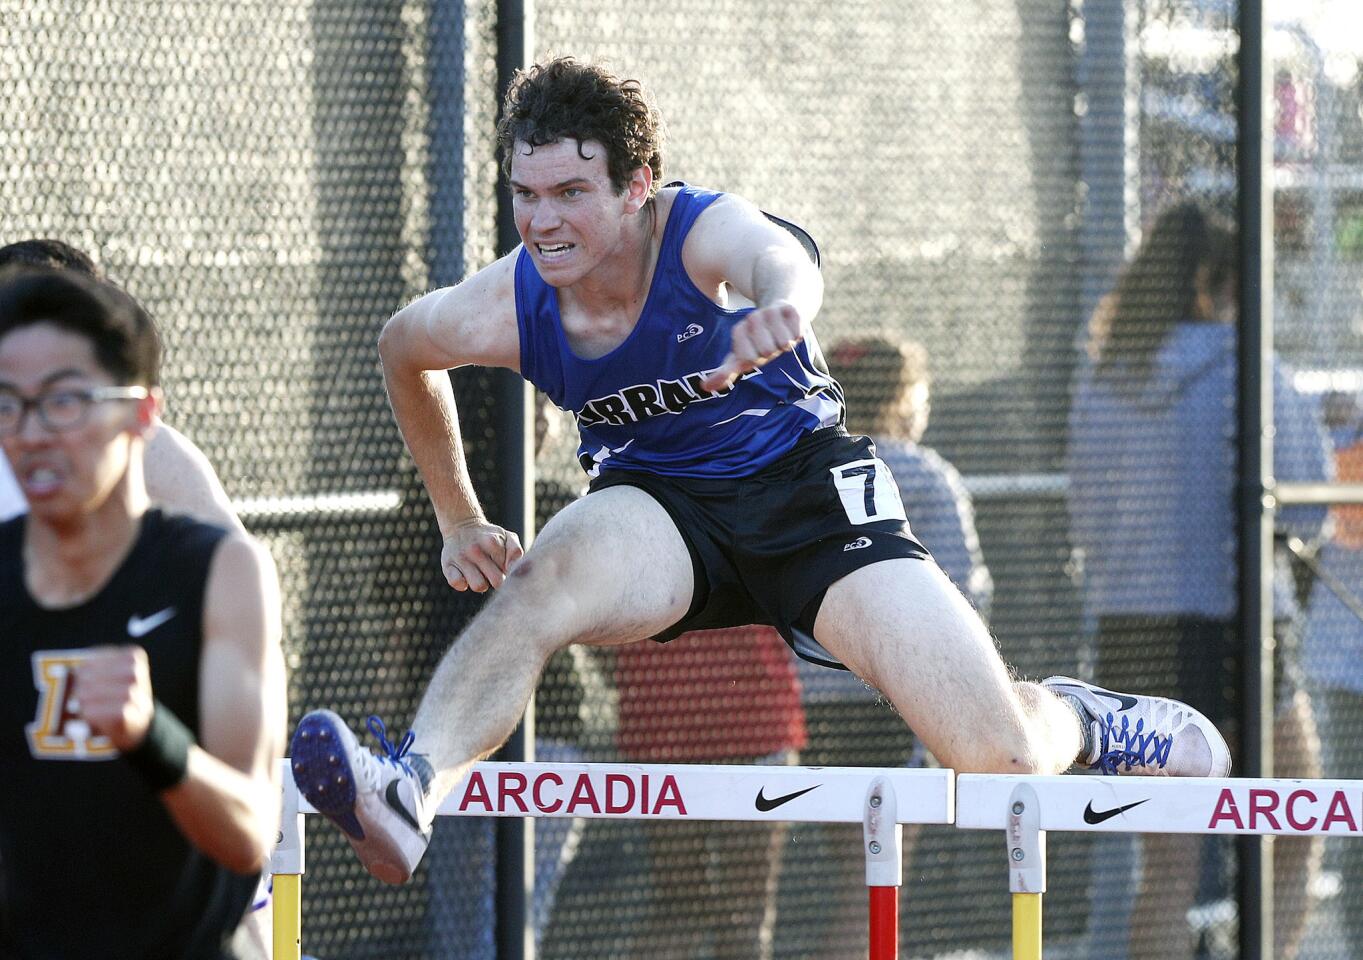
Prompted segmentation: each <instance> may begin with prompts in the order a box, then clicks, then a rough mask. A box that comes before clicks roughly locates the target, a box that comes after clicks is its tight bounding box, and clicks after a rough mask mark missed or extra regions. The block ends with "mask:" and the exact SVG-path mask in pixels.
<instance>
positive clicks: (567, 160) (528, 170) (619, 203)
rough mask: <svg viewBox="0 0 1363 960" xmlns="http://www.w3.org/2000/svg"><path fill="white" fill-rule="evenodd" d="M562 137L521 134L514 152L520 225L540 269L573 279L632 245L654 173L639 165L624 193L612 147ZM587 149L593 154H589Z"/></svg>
mask: <svg viewBox="0 0 1363 960" xmlns="http://www.w3.org/2000/svg"><path fill="white" fill-rule="evenodd" d="M578 147H579V144H578V141H577V140H558V141H556V142H554V143H547V144H545V145H544V146H540V147H533V148H532V147H530V146H529V145H528V144H526V143H524V142H520V141H518V142H517V143H516V144H515V147H514V151H515V152H514V153H513V155H512V158H511V194H512V198H513V209H514V210H515V215H516V230H517V232H518V233H520V235H521V242H522V243H524V244H525V248H526V249H527V250H529V251H530V256H531V257H532V258H534V261H535V266H536V267H537V268H538V269H539V273H540V276H541V277H543V278H544V281H545V282H546V283H549V284H551V285H553V286H555V287H566V286H568V285H570V284H573V283H576V282H577V281H578V280H581V279H582V278H583V277H585V276H587V275H588V274H589V273H591V271H592V269H593V268H594V267H596V266H597V265H598V264H600V263H601V262H602V261H603V260H605V259H607V258H609V257H611V256H614V255H617V254H621V253H626V252H628V251H627V250H626V245H627V242H628V234H627V233H626V231H627V227H628V224H629V221H630V218H632V217H634V216H636V215H637V214H638V213H639V211H640V210H641V209H643V206H644V203H645V202H646V201H647V200H648V196H649V191H650V188H651V187H652V183H653V180H652V173H651V171H650V170H649V168H648V167H641V168H639V169H638V170H636V171H635V172H634V175H633V176H632V177H631V178H630V182H629V184H628V185H627V186H626V188H625V191H624V192H623V193H619V192H617V191H616V189H615V187H614V185H613V184H612V183H611V180H610V174H609V172H608V171H607V168H606V148H605V147H604V146H603V145H601V144H600V143H598V142H597V141H595V140H587V141H584V142H582V144H581V150H579V149H578ZM584 154H585V156H584Z"/></svg>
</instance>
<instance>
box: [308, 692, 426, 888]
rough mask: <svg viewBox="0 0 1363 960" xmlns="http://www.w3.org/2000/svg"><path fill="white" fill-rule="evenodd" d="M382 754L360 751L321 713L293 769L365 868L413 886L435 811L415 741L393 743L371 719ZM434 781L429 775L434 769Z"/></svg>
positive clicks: (338, 722) (311, 721)
mask: <svg viewBox="0 0 1363 960" xmlns="http://www.w3.org/2000/svg"><path fill="white" fill-rule="evenodd" d="M369 729H370V730H371V731H372V732H373V733H374V735H375V736H376V737H377V738H378V740H379V743H380V744H381V745H382V746H383V750H384V752H383V753H382V754H378V755H376V754H373V753H370V752H369V751H368V750H366V749H365V748H363V747H361V746H360V744H359V742H358V741H357V740H356V739H355V735H354V734H353V733H351V732H350V728H349V727H347V726H346V725H345V721H343V720H342V719H341V718H340V717H338V716H337V715H336V714H334V713H332V712H331V711H330V710H314V711H313V712H312V713H309V714H308V715H307V716H305V717H304V718H303V719H302V720H300V721H299V723H298V729H297V730H295V731H294V734H293V743H292V744H291V746H290V751H289V756H290V766H291V768H292V769H293V779H294V782H295V783H297V784H298V790H299V792H300V793H302V794H303V796H305V797H307V799H308V802H309V803H311V804H312V805H313V806H314V807H316V808H317V812H318V813H321V814H323V815H324V816H325V817H326V818H327V819H328V820H330V821H331V822H332V823H334V824H336V826H338V827H340V828H341V830H342V831H343V832H344V833H345V835H346V839H347V840H349V841H350V845H351V846H352V847H354V848H355V852H356V853H357V854H359V857H360V862H361V863H363V864H364V868H365V869H366V870H368V871H369V872H370V873H371V874H373V875H374V876H375V877H377V878H378V879H380V880H382V881H383V882H384V883H406V882H407V881H408V880H410V879H411V877H412V872H413V871H414V870H416V865H417V864H418V863H420V862H421V857H422V855H423V854H425V852H426V846H427V844H429V843H430V842H431V820H432V819H433V817H434V810H430V811H428V810H427V806H428V803H427V798H426V790H425V787H424V786H423V784H422V778H421V777H420V776H419V775H418V773H417V772H416V771H415V770H414V769H413V768H412V765H413V763H414V762H419V763H423V764H424V763H425V759H424V758H418V757H417V756H416V755H415V754H410V755H409V753H408V751H409V750H410V749H411V746H412V740H413V739H414V738H413V735H412V734H411V733H408V734H407V736H405V737H403V739H402V741H401V743H399V744H398V745H397V746H394V745H393V744H392V743H390V742H389V740H388V737H387V733H386V731H385V729H384V726H383V721H382V720H380V719H379V718H378V717H370V718H369ZM426 772H427V774H428V777H429V767H428V768H427V771H426Z"/></svg>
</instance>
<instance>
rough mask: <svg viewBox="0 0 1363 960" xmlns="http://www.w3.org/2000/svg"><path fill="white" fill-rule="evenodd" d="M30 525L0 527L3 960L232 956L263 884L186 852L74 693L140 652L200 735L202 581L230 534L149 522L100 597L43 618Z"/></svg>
mask: <svg viewBox="0 0 1363 960" xmlns="http://www.w3.org/2000/svg"><path fill="white" fill-rule="evenodd" d="M24 523H25V520H24V518H23V517H20V518H18V519H16V520H12V521H10V522H9V523H6V524H3V525H0V623H4V624H5V634H6V642H5V643H4V644H3V645H0V782H3V783H4V784H5V789H4V790H3V791H0V863H2V864H3V869H4V876H5V891H6V907H7V909H6V914H7V915H6V916H5V924H4V928H5V937H4V938H0V944H3V949H0V954H3V955H5V956H10V955H11V954H14V955H17V956H23V957H27V956H33V957H108V958H113V957H130V958H131V957H138V958H143V957H176V958H180V957H226V956H235V954H233V953H231V952H225V951H224V950H223V942H224V941H225V940H227V939H229V938H230V934H231V933H232V932H233V931H235V929H236V927H237V924H238V922H239V921H240V920H241V917H242V914H243V912H244V910H245V908H246V906H247V903H248V902H249V900H250V897H251V893H252V891H253V890H254V889H255V884H256V877H255V876H254V875H252V876H241V875H239V874H235V873H232V872H231V871H230V870H227V869H226V868H225V867H222V866H220V865H218V864H216V863H214V862H213V861H212V860H210V859H208V858H207V857H205V856H204V855H203V854H202V853H200V852H198V851H197V850H196V849H195V848H194V847H192V846H190V844H189V842H188V841H187V840H186V839H185V837H184V835H183V834H182V833H180V831H179V829H177V828H176V826H175V824H174V822H173V821H172V820H171V818H170V815H169V814H168V813H167V812H166V809H165V808H164V807H163V806H162V805H161V804H160V803H158V802H156V800H155V797H153V796H152V794H151V793H150V792H149V791H148V789H147V787H146V785H145V784H144V783H143V782H142V781H141V780H140V779H139V778H138V776H137V774H136V773H135V772H134V771H133V770H132V769H131V768H130V767H129V766H128V765H127V764H125V763H122V762H119V760H120V758H119V757H118V755H117V753H116V752H115V751H114V750H113V749H112V748H109V747H102V746H100V745H98V744H95V745H92V744H91V741H90V740H89V739H88V738H85V737H84V736H83V734H84V730H82V725H81V723H80V721H79V720H77V719H76V718H75V717H74V716H72V712H71V707H70V704H69V698H70V694H71V685H70V684H69V682H68V681H69V678H70V672H71V667H72V666H74V665H76V664H78V663H79V661H80V659H81V657H82V656H84V654H85V651H86V650H88V648H90V647H94V646H98V645H101V644H124V643H130V642H133V643H138V644H140V645H141V646H142V647H144V648H145V649H146V651H147V659H148V662H149V663H150V666H151V682H152V689H154V690H155V691H156V697H157V699H158V700H160V701H161V702H162V703H164V704H165V705H166V706H168V707H169V708H170V709H171V710H172V711H173V712H174V713H175V714H176V716H178V717H180V719H181V720H183V721H184V722H185V724H186V725H187V726H189V728H190V729H191V730H193V731H194V732H195V734H196V735H197V734H198V732H199V731H198V726H199V715H198V693H199V653H200V644H201V635H200V623H201V621H202V606H203V594H204V583H205V581H206V579H207V577H208V569H209V564H210V562H211V561H212V558H213V552H214V550H216V549H217V546H218V543H219V541H220V540H221V539H222V537H223V535H224V533H225V531H223V530H222V529H220V528H218V527H211V526H208V525H206V524H200V523H196V522H194V521H191V520H187V519H183V518H178V517H177V518H167V517H165V516H163V515H162V514H161V513H159V512H157V511H149V512H148V513H147V514H145V515H144V516H143V519H142V530H141V533H140V534H139V536H138V538H137V542H136V543H135V544H134V546H133V549H132V552H130V553H129V554H128V557H127V559H126V560H124V561H123V565H122V566H121V567H120V568H119V569H118V570H117V572H115V574H114V576H113V578H112V579H110V581H109V582H108V584H107V585H106V586H105V587H104V589H102V590H100V591H99V593H97V594H96V595H95V596H93V597H91V598H90V599H89V600H88V601H86V602H85V603H82V604H80V605H78V606H75V607H70V608H68V609H64V610H44V609H42V608H41V607H39V606H38V605H37V604H36V603H35V602H34V600H33V598H32V597H31V596H29V593H28V591H27V589H26V588H25V587H24V583H23V576H22V571H23V561H22V556H21V549H22V545H23V528H24ZM73 734H75V735H76V736H73ZM82 755H84V756H82Z"/></svg>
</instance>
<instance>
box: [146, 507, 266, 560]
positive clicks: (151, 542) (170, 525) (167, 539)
mask: <svg viewBox="0 0 1363 960" xmlns="http://www.w3.org/2000/svg"><path fill="white" fill-rule="evenodd" d="M232 536H245V534H244V533H240V532H238V531H236V530H233V529H231V528H229V527H224V526H221V525H219V524H216V523H209V522H208V521H206V520H200V519H198V518H196V517H191V516H189V515H188V514H184V513H167V512H166V511H165V510H162V509H160V508H153V509H151V510H148V511H147V512H146V514H144V515H143V518H142V532H141V537H140V538H141V539H142V540H143V541H145V542H146V544H147V545H148V546H149V547H150V549H151V550H152V551H153V554H154V555H156V556H160V557H162V558H163V559H165V560H166V561H167V562H168V563H169V564H170V569H184V565H185V564H189V563H192V562H193V561H194V559H195V558H198V559H199V560H200V562H202V561H203V560H206V559H208V558H209V557H211V556H212V555H213V554H214V553H215V552H216V551H217V549H218V547H219V545H220V544H221V543H222V542H223V540H225V539H226V538H228V537H232Z"/></svg>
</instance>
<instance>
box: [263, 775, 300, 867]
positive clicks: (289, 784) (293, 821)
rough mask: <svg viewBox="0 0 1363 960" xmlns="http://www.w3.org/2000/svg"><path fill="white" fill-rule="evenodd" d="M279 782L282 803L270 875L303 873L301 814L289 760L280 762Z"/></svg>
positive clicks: (271, 858)
mask: <svg viewBox="0 0 1363 960" xmlns="http://www.w3.org/2000/svg"><path fill="white" fill-rule="evenodd" d="M280 765H281V768H282V777H281V782H282V784H283V787H284V789H283V790H282V791H281V792H282V793H283V795H284V798H283V803H282V805H281V807H280V811H279V832H278V833H276V834H275V837H274V850H273V852H272V853H271V854H270V872H271V873H275V874H278V873H298V874H301V873H302V872H303V829H304V827H303V814H302V813H300V812H299V810H298V787H297V786H295V785H294V782H293V771H292V770H290V769H289V758H288V757H285V758H284V759H283V760H281V761H280Z"/></svg>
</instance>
